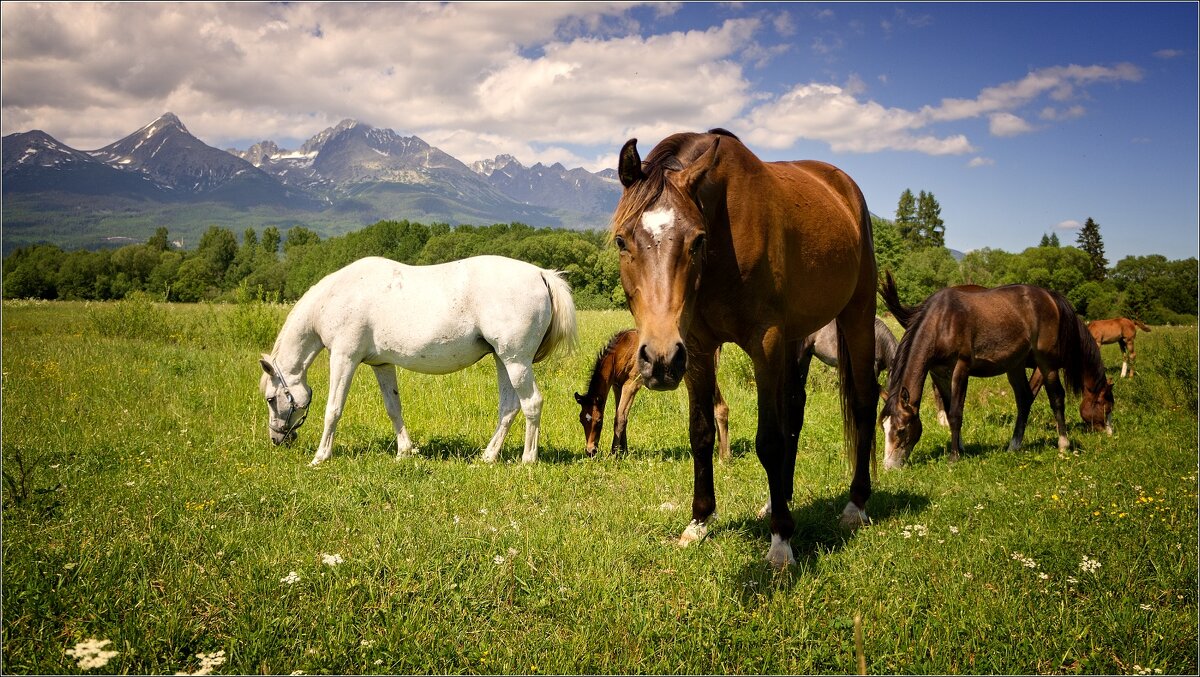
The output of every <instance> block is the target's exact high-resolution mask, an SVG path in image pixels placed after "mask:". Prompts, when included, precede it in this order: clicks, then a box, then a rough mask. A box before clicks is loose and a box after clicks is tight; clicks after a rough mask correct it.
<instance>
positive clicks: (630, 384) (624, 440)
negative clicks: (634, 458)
mask: <svg viewBox="0 0 1200 677" xmlns="http://www.w3.org/2000/svg"><path fill="white" fill-rule="evenodd" d="M641 389H642V382H641V381H640V380H639V379H637V378H628V379H626V380H625V382H624V383H622V384H621V387H620V388H618V389H616V390H615V391H614V395H615V396H616V400H617V401H616V402H614V403H613V405H614V406H615V408H616V413H615V414H614V416H613V443H612V452H613V455H617V454H628V453H629V438H628V436H627V435H626V431H627V430H628V429H629V410H630V408H632V407H633V398H634V396H636V395H637V394H638V391H639V390H641Z"/></svg>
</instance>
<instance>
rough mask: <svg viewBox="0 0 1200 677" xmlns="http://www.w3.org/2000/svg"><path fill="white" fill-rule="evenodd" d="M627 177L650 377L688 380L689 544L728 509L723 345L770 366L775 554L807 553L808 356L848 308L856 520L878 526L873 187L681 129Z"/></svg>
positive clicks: (627, 154) (761, 432)
mask: <svg viewBox="0 0 1200 677" xmlns="http://www.w3.org/2000/svg"><path fill="white" fill-rule="evenodd" d="M618 174H619V176H620V179H621V184H622V185H623V186H624V187H625V191H624V193H623V194H622V196H621V200H620V202H619V203H618V204H617V209H616V212H615V213H614V215H613V221H612V236H613V241H614V242H615V244H616V246H617V249H618V250H619V251H620V262H621V263H620V266H621V285H622V286H623V287H624V289H625V294H626V298H627V299H628V300H629V307H630V310H631V311H632V313H633V317H634V319H635V320H636V322H637V327H638V333H639V335H640V337H641V346H640V347H639V348H638V371H639V372H640V373H641V375H642V379H643V382H644V383H645V384H646V387H648V388H651V389H654V390H669V389H673V388H676V387H678V386H679V384H680V383H686V385H687V389H688V400H689V410H690V429H689V434H690V439H691V447H692V459H693V466H694V474H695V477H694V483H693V491H692V521H691V523H690V524H689V525H688V527H687V528H686V529H685V530H684V532H683V535H682V536H681V537H680V540H679V542H680V545H684V546H686V545H688V544H690V543H693V542H695V541H698V540H702V539H703V538H704V537H705V536H706V535H707V533H708V526H709V521H710V520H711V519H712V518H713V516H714V515H715V512H716V507H717V506H716V496H715V489H714V487H713V463H712V451H713V432H714V428H715V425H714V421H713V403H714V401H715V397H716V363H715V360H714V356H715V355H716V349H717V348H718V347H719V346H721V345H722V344H723V343H735V344H737V345H738V346H740V347H741V348H742V350H744V351H745V352H746V354H747V355H748V356H749V357H750V360H751V362H752V363H753V364H754V377H755V382H756V384H757V389H758V431H757V433H756V436H755V451H756V453H757V454H758V458H759V461H760V462H761V463H762V466H763V468H764V470H765V471H766V474H767V483H768V486H769V488H770V494H771V498H770V502H771V511H770V512H771V547H770V550H769V551H768V552H767V559H768V561H770V562H771V563H773V564H776V565H786V564H787V563H789V562H793V561H794V559H793V556H792V547H791V543H790V538H791V536H792V532H793V530H794V529H795V524H794V522H793V520H792V515H791V511H790V510H789V508H788V502H789V501H790V500H791V498H792V475H793V472H794V470H795V463H796V447H797V442H798V441H799V436H800V429H801V427H802V425H803V422H804V409H803V407H804V386H803V383H802V382H801V379H800V374H799V369H798V366H797V365H798V364H799V360H798V357H799V355H798V351H799V348H800V343H801V341H802V340H803V339H804V337H806V336H808V335H809V334H811V333H813V332H814V331H816V330H818V329H820V328H821V327H822V326H823V325H824V324H826V323H827V322H829V321H830V320H832V319H834V318H836V319H837V324H838V372H839V376H840V379H839V381H840V383H841V389H842V398H841V399H842V414H843V430H844V433H845V439H846V451H847V454H848V456H849V458H850V460H851V463H852V465H853V467H854V477H853V480H852V481H851V483H850V502H849V503H847V505H846V508H845V510H844V511H843V512H842V520H843V523H845V524H849V525H857V524H865V523H866V522H867V521H868V519H867V515H866V511H865V508H866V504H867V498H868V497H869V496H870V494H871V474H870V470H871V460H872V457H873V455H874V449H875V435H874V422H875V408H876V399H877V398H878V389H879V386H878V384H877V383H876V382H875V380H874V378H873V376H874V375H873V371H872V361H873V359H874V355H875V332H874V326H873V325H874V320H875V274H876V269H875V252H874V249H873V245H872V236H871V219H870V214H869V212H868V211H867V205H866V200H864V199H863V195H862V192H861V191H860V190H859V189H858V186H857V185H856V184H855V183H854V182H853V181H852V180H851V179H850V177H848V176H846V174H845V173H843V172H842V171H841V170H839V169H837V168H836V167H833V166H832V165H828V164H825V163H823V162H815V161H801V162H763V161H761V160H759V159H758V158H757V157H756V156H755V155H754V154H753V153H751V152H750V151H749V150H748V149H747V148H746V147H745V146H744V145H742V143H741V141H739V140H738V139H737V137H735V136H733V135H732V134H730V133H729V132H727V131H725V130H712V131H710V132H709V133H706V134H694V133H681V134H673V135H671V136H669V137H667V138H666V139H664V140H663V141H662V142H660V143H659V144H658V145H657V146H655V147H654V149H653V150H652V151H651V152H650V155H649V156H648V157H647V158H646V162H645V163H643V162H642V160H641V156H640V155H639V154H638V151H637V140H636V139H630V140H629V141H628V142H626V143H625V145H624V147H623V148H622V149H621V153H620V160H619V167H618Z"/></svg>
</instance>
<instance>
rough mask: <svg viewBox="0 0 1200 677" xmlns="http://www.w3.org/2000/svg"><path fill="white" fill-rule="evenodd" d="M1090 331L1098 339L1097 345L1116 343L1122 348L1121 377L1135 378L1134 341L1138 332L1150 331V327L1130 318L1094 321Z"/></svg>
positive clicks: (1135, 355) (1090, 324) (1089, 325)
mask: <svg viewBox="0 0 1200 677" xmlns="http://www.w3.org/2000/svg"><path fill="white" fill-rule="evenodd" d="M1087 328H1088V331H1089V332H1090V333H1091V334H1092V338H1094V339H1096V345H1101V346H1102V345H1105V344H1106V343H1115V344H1117V345H1118V346H1120V348H1121V376H1122V377H1124V376H1130V377H1132V376H1133V360H1134V358H1135V357H1137V352H1136V351H1135V350H1134V349H1133V339H1134V337H1135V336H1137V330H1138V329H1141V330H1142V331H1150V327H1149V326H1147V325H1146V323H1144V322H1142V321H1141V320H1131V319H1129V318H1128V317H1114V318H1113V319H1111V320H1092V321H1091V322H1088V325H1087Z"/></svg>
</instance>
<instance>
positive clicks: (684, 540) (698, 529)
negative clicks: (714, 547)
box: [679, 520, 708, 548]
mask: <svg viewBox="0 0 1200 677" xmlns="http://www.w3.org/2000/svg"><path fill="white" fill-rule="evenodd" d="M705 538H708V527H707V526H705V525H704V524H703V523H701V522H697V521H696V520H692V522H691V524H688V525H687V528H686V529H684V530H683V535H682V536H680V537H679V547H681V548H686V547H688V546H689V545H691V544H693V543H699V542H700V541H703V540H704V539H705Z"/></svg>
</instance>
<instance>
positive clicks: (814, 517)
mask: <svg viewBox="0 0 1200 677" xmlns="http://www.w3.org/2000/svg"><path fill="white" fill-rule="evenodd" d="M849 500H850V494H849V493H848V492H847V493H842V494H838V495H836V496H819V497H815V498H814V500H811V501H809V502H807V503H805V504H804V505H800V506H795V507H793V508H792V518H793V519H794V520H795V523H796V530H795V532H794V533H793V534H792V539H791V544H792V550H793V554H794V555H795V557H796V564H795V565H794V566H791V567H788V568H787V569H785V570H778V569H776V568H774V567H772V566H771V565H769V564H767V562H766V559H765V556H766V552H767V548H768V547H769V546H770V543H771V522H770V519H769V518H765V519H758V517H757V516H755V515H752V514H747V515H744V516H742V517H739V518H735V519H731V520H723V521H724V528H725V529H728V530H729V532H730V533H736V534H739V535H741V536H743V537H745V538H746V539H748V540H751V541H754V542H755V543H757V544H760V545H761V548H762V557H763V559H760V560H757V561H754V562H748V563H747V564H746V566H745V567H744V568H743V569H742V571H741V572H740V573H739V574H738V576H737V577H736V578H735V579H734V580H735V582H736V585H737V594H739V595H740V596H741V600H742V602H743V603H745V604H755V603H757V602H758V601H763V599H762V598H763V596H766V597H768V598H769V597H770V596H772V595H774V594H775V593H777V592H786V591H788V590H790V589H791V587H792V586H793V585H795V583H796V582H797V581H798V580H800V579H802V578H803V577H805V576H808V575H809V574H811V573H813V572H815V571H816V569H817V566H818V564H819V561H820V558H821V557H827V556H829V555H831V554H833V553H836V552H838V551H840V550H842V549H843V548H845V547H846V544H847V543H848V542H849V541H850V539H852V538H854V537H855V536H856V535H857V534H858V529H853V530H852V529H847V528H845V527H842V526H841V524H840V522H839V519H840V517H841V514H842V508H844V507H845V505H846V503H847V502H849ZM929 503H930V500H929V497H928V496H925V495H923V494H917V493H913V492H911V491H882V490H877V491H875V493H873V494H871V498H870V500H869V501H868V502H867V514H869V515H870V516H871V521H872V523H880V522H885V521H887V520H888V519H890V518H891V517H892V516H893V515H896V514H899V513H913V512H921V511H923V510H925V509H926V508H927V507H928V506H929ZM861 528H863V529H870V528H872V527H870V526H867V527H861Z"/></svg>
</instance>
